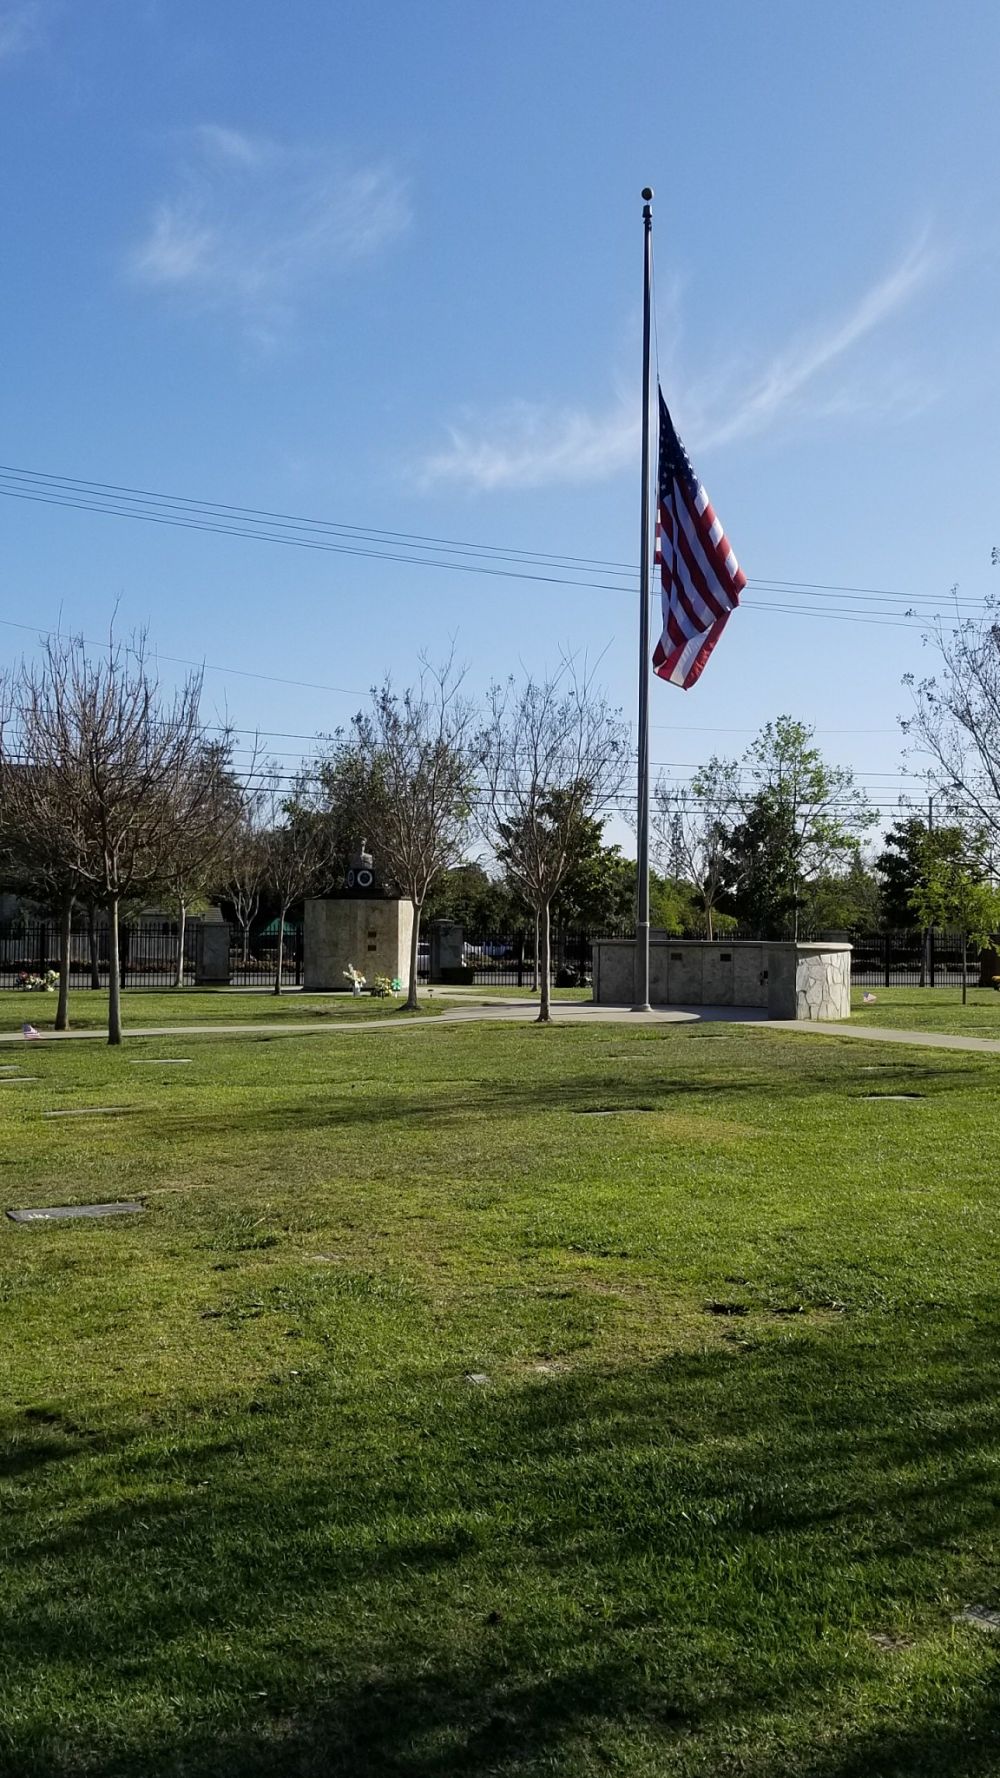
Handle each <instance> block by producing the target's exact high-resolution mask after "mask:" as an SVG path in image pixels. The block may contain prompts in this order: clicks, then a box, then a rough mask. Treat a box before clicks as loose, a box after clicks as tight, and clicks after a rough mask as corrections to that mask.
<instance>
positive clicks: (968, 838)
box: [875, 816, 982, 927]
mask: <svg viewBox="0 0 1000 1778" xmlns="http://www.w3.org/2000/svg"><path fill="white" fill-rule="evenodd" d="M981 844H982V835H981V833H978V832H977V833H975V834H967V833H966V832H965V830H964V829H963V828H962V827H959V826H957V825H954V824H950V825H947V826H944V827H934V828H929V827H928V825H927V822H926V821H922V820H920V818H919V817H918V816H911V817H910V819H909V820H908V821H901V822H898V823H897V825H896V826H895V827H891V828H890V829H889V831H888V833H887V834H886V836H885V848H884V850H883V851H882V852H880V853H879V856H878V857H877V858H876V860H875V871H876V874H877V876H878V879H879V883H880V886H881V893H882V917H883V921H884V923H885V925H886V926H890V927H904V926H912V924H913V920H914V899H915V897H917V896H919V895H920V894H921V892H922V891H923V890H924V889H926V887H927V882H928V877H927V872H928V869H929V868H930V866H931V864H932V863H934V864H936V865H939V866H950V865H955V866H958V867H961V865H962V864H963V862H964V861H966V860H967V859H968V858H969V857H970V856H971V855H974V854H975V853H977V852H978V851H979V850H981ZM933 924H937V922H933Z"/></svg>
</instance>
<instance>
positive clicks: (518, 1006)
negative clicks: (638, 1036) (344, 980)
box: [0, 1000, 1000, 1055]
mask: <svg viewBox="0 0 1000 1778" xmlns="http://www.w3.org/2000/svg"><path fill="white" fill-rule="evenodd" d="M537 1006H538V1002H537V1000H492V1001H490V1000H483V1001H479V1002H478V1003H477V1004H476V1005H474V1006H473V1005H469V1006H462V1007H453V1008H451V1009H450V1010H449V1011H448V1012H441V1013H431V1014H421V1013H417V1014H415V1015H412V1016H407V1017H400V1018H396V1017H393V1016H389V1017H386V1018H382V1019H336V1020H334V1019H315V1020H314V1019H308V1020H307V1019H302V1020H298V1021H295V1022H293V1021H291V1020H284V1019H281V1020H279V1019H273V1020H272V1019H258V1020H256V1021H255V1022H254V1023H253V1024H245V1023H244V1024H231V1025H230V1024H221V1023H220V1024H215V1023H211V1024H206V1023H203V1024H200V1025H140V1026H135V1027H131V1026H130V1027H129V1028H128V1029H127V1030H126V1033H125V1036H126V1041H127V1040H128V1039H129V1038H133V1037H167V1038H169V1037H185V1038H187V1037H272V1036H273V1037H306V1036H318V1035H321V1034H322V1035H325V1036H327V1037H331V1036H334V1037H335V1036H337V1035H338V1034H339V1033H340V1032H341V1031H369V1032H371V1031H412V1030H415V1029H416V1028H417V1027H418V1026H420V1027H426V1026H428V1025H445V1024H468V1023H478V1022H481V1021H484V1020H500V1021H504V1020H512V1021H515V1022H524V1020H525V1018H526V1016H527V1015H529V1014H530V1015H531V1016H532V1019H534V1016H535V1014H536V1010H537ZM553 1013H554V1017H555V1022H557V1023H558V1024H570V1025H577V1024H584V1025H586V1024H594V1025H686V1024H720V1023H721V1024H746V1025H756V1026H761V1027H763V1028H764V1029H766V1030H768V1031H781V1032H793V1033H794V1034H796V1035H797V1036H816V1037H847V1038H860V1039H861V1041H862V1042H864V1043H903V1044H917V1045H919V1046H920V1047H922V1048H925V1049H946V1050H974V1051H978V1052H979V1053H980V1054H984V1055H1000V1038H993V1037H950V1036H946V1035H945V1034H944V1033H943V1032H940V1031H897V1030H894V1029H890V1028H888V1027H886V1026H877V1025H849V1024H843V1025H838V1024H812V1023H808V1022H806V1021H799V1020H796V1019H768V1018H766V1017H763V1016H762V1013H761V1010H760V1009H759V1008H757V1007H733V1006H699V1007H683V1006H670V1007H666V1006H664V1007H657V1008H655V1009H654V1010H653V1011H652V1012H647V1013H635V1012H631V1011H630V1010H629V1008H628V1007H625V1006H594V1005H592V1004H591V1003H589V1002H587V1001H578V1000H577V1001H573V1000H561V1001H558V1002H554V1003H553ZM88 1040H89V1041H90V1042H97V1043H106V1042H107V1032H106V1031H41V1032H39V1035H38V1037H37V1038H32V1039H25V1038H24V1037H23V1036H22V1034H21V1032H20V1031H16V1032H0V1044H24V1043H25V1042H29V1041H30V1042H32V1043H34V1042H38V1043H71V1042H74V1041H77V1042H79V1041H88Z"/></svg>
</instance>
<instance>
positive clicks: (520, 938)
mask: <svg viewBox="0 0 1000 1778" xmlns="http://www.w3.org/2000/svg"><path fill="white" fill-rule="evenodd" d="M517 985H518V987H519V988H523V986H524V933H523V932H519V933H518V935H517Z"/></svg>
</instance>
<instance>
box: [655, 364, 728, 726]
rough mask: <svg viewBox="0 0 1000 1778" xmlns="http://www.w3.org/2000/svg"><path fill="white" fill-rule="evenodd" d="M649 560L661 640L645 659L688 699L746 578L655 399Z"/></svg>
mask: <svg viewBox="0 0 1000 1778" xmlns="http://www.w3.org/2000/svg"><path fill="white" fill-rule="evenodd" d="M656 560H657V562H658V563H659V564H660V579H661V582H662V585H663V635H662V636H661V637H660V640H659V642H658V643H657V644H656V648H655V650H654V652H653V672H654V673H656V674H657V675H658V676H659V678H660V679H669V681H670V683H671V685H679V686H680V687H681V688H682V690H683V691H688V690H689V689H690V687H691V686H692V685H694V683H695V681H696V680H697V679H698V678H699V677H700V675H701V672H702V669H703V667H704V665H705V662H706V661H707V660H708V657H709V655H710V654H711V652H712V650H713V648H714V647H715V644H716V643H717V642H718V640H719V637H720V636H721V635H722V632H723V630H724V629H725V627H726V624H727V622H728V620H729V614H730V612H731V611H734V610H735V609H736V606H737V605H738V604H739V602H740V594H741V592H742V591H743V588H744V587H745V586H746V583H747V577H746V575H745V574H744V572H743V570H742V568H741V567H740V565H739V563H738V561H737V560H736V557H735V556H734V555H733V552H732V550H731V548H730V546H729V539H728V537H727V536H726V533H725V532H724V531H723V529H722V526H721V525H720V523H719V521H718V519H717V518H716V516H715V513H714V512H713V511H712V503H711V501H710V500H709V498H708V495H707V494H706V492H705V490H704V488H703V487H702V485H701V483H700V481H699V480H698V478H697V476H696V475H695V473H694V470H693V469H692V468H691V464H690V461H689V459H688V455H687V452H686V451H685V449H684V446H683V445H682V444H681V441H680V439H679V438H678V436H677V434H676V432H675V431H674V423H673V421H672V419H671V418H670V413H669V410H668V408H667V404H666V402H665V401H664V399H663V394H662V391H661V392H660V470H659V498H658V504H657V509H656Z"/></svg>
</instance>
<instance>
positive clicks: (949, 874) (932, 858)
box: [911, 836, 1000, 1006]
mask: <svg viewBox="0 0 1000 1778" xmlns="http://www.w3.org/2000/svg"><path fill="white" fill-rule="evenodd" d="M931 837H933V836H931ZM984 871H985V866H984V863H983V859H982V857H981V856H976V855H975V854H974V853H973V854H971V855H970V856H967V857H966V858H964V859H962V858H956V857H953V856H946V857H942V856H940V855H939V854H938V853H936V852H935V851H934V850H933V849H932V848H931V847H928V849H927V854H926V858H925V861H924V865H923V869H922V872H921V876H922V881H921V884H920V886H919V887H918V888H917V889H916V891H915V892H914V895H913V899H912V902H911V906H912V909H913V912H914V914H915V915H916V917H917V919H918V920H919V921H920V923H921V925H922V926H954V927H957V928H958V930H959V931H960V932H961V934H962V1005H963V1006H964V1005H965V1003H966V979H965V978H966V970H967V964H968V949H969V944H970V941H971V942H972V943H973V944H975V945H984V944H985V943H986V942H987V940H988V939H989V936H990V933H991V932H993V931H995V930H996V927H997V925H998V923H1000V895H998V892H997V890H996V889H995V888H994V887H993V885H992V883H989V882H987V881H986V880H985V875H984Z"/></svg>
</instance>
